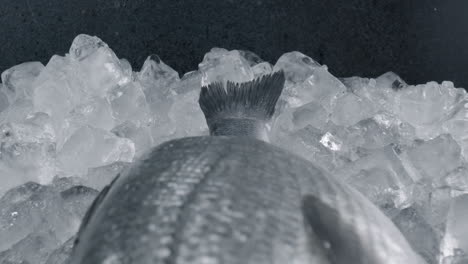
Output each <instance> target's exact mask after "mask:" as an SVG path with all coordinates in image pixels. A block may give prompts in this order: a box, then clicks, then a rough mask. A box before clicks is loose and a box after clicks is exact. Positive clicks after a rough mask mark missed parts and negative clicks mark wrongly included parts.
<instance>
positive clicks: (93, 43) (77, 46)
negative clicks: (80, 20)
mask: <svg viewBox="0 0 468 264" xmlns="http://www.w3.org/2000/svg"><path fill="white" fill-rule="evenodd" d="M101 47H108V46H107V44H106V43H104V41H102V40H101V39H100V38H98V37H96V36H89V35H86V34H80V35H78V36H76V37H75V39H74V40H73V42H72V45H71V47H70V51H69V52H70V56H71V57H72V58H73V59H74V60H83V59H85V58H86V57H88V56H89V55H91V54H92V53H94V52H96V51H97V50H98V49H99V48H101Z"/></svg>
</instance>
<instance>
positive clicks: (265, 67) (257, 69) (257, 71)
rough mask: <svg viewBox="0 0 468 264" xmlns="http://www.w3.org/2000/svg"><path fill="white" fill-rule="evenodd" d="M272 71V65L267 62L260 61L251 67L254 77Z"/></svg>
mask: <svg viewBox="0 0 468 264" xmlns="http://www.w3.org/2000/svg"><path fill="white" fill-rule="evenodd" d="M272 71H273V65H271V63H269V62H261V63H259V64H256V65H255V66H253V67H252V72H253V74H254V78H259V77H261V76H263V75H267V74H270V73H271V72H272Z"/></svg>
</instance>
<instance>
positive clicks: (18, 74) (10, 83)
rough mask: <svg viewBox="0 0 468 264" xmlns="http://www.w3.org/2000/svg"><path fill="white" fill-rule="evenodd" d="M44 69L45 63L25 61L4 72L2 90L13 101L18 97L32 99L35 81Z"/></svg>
mask: <svg viewBox="0 0 468 264" xmlns="http://www.w3.org/2000/svg"><path fill="white" fill-rule="evenodd" d="M43 69H44V65H43V64H42V63H40V62H38V61H34V62H25V63H22V64H19V65H16V66H14V67H11V68H10V69H8V70H6V71H4V72H3V73H2V84H3V85H2V89H1V90H2V92H3V93H4V94H5V95H6V96H7V97H8V101H9V102H10V103H13V102H14V101H16V100H17V99H18V98H23V99H26V98H27V99H31V98H32V95H33V92H34V86H33V85H32V84H33V81H34V79H35V78H36V77H37V76H38V75H39V73H40V72H41V71H42V70H43Z"/></svg>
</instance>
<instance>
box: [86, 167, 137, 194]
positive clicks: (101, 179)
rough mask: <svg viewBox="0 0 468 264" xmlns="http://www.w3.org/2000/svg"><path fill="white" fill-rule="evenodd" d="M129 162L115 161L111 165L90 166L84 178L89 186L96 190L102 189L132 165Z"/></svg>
mask: <svg viewBox="0 0 468 264" xmlns="http://www.w3.org/2000/svg"><path fill="white" fill-rule="evenodd" d="M130 164H131V163H129V162H121V161H119V162H114V163H111V164H109V165H105V166H101V167H96V168H89V169H88V173H87V174H86V176H84V177H83V178H84V180H85V182H86V185H87V186H90V187H92V188H94V189H96V190H99V191H100V190H102V188H104V187H105V186H106V185H108V184H110V183H111V181H112V180H113V179H114V178H115V177H116V176H117V175H118V174H119V173H120V172H121V171H123V170H124V169H126V168H127V167H128V166H130Z"/></svg>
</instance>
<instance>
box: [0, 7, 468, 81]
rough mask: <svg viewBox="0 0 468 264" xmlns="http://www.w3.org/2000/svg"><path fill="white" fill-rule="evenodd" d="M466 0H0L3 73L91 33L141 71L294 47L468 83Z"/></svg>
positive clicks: (364, 70)
mask: <svg viewBox="0 0 468 264" xmlns="http://www.w3.org/2000/svg"><path fill="white" fill-rule="evenodd" d="M467 13H468V1H466V0H450V1H447V0H335V1H332V0H289V1H287V0H75V1H73V0H47V1H46V0H16V1H9V0H0V36H1V38H0V47H1V48H0V70H2V71H3V70H5V69H7V68H9V67H11V66H13V65H15V64H18V63H21V62H24V61H30V60H40V61H42V62H43V63H46V62H47V61H48V59H49V58H50V57H51V56H52V55H53V54H56V53H58V54H64V53H65V52H67V50H68V48H69V46H70V44H71V41H72V40H73V38H74V37H75V36H76V35H77V34H79V33H87V34H91V35H97V36H99V37H100V38H102V39H103V40H104V41H105V42H107V43H108V44H109V45H110V46H111V48H113V49H114V51H115V52H116V53H117V55H118V56H119V57H124V58H127V59H129V60H130V62H131V63H132V65H133V66H134V68H135V69H139V68H140V66H141V64H142V63H143V61H144V59H145V58H146V56H147V55H149V54H151V53H156V54H158V55H160V57H161V58H162V59H163V60H164V61H165V62H166V63H167V64H169V65H171V66H172V67H173V68H175V69H176V70H178V71H179V73H181V74H182V73H184V72H186V71H190V70H193V69H196V67H197V64H198V63H199V62H200V61H201V60H202V58H203V55H204V54H205V53H206V52H208V51H209V50H210V48H212V47H214V46H219V47H224V48H227V49H247V50H251V51H253V52H255V53H257V54H258V55H260V56H261V57H262V58H263V59H265V60H268V61H270V62H272V63H275V61H276V60H277V59H278V57H279V56H280V55H281V54H283V53H285V52H288V51H292V50H299V51H301V52H303V53H305V54H308V55H309V56H311V57H312V58H314V59H315V60H317V61H319V62H320V63H324V64H327V65H328V66H329V69H330V71H331V72H332V73H333V74H335V75H337V76H340V77H346V76H352V75H359V76H369V77H373V76H377V75H380V74H382V73H384V72H386V71H390V70H391V71H394V72H396V73H398V74H400V75H401V76H402V78H403V79H405V80H406V81H408V82H409V83H423V82H426V81H429V80H437V81H442V80H452V81H454V82H455V85H456V86H459V87H460V86H463V87H468V74H465V72H466V68H467V66H468V51H467V47H468V34H467V33H468V16H467V15H466V14H467Z"/></svg>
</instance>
